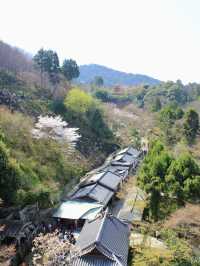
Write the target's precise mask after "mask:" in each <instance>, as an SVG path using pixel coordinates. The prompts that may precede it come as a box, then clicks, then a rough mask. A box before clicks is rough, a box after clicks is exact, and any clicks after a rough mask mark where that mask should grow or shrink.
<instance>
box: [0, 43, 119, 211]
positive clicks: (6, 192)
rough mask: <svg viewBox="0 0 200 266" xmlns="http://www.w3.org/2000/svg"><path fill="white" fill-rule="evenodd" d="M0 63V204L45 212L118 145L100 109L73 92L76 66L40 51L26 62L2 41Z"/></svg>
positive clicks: (88, 97) (25, 57) (77, 91)
mask: <svg viewBox="0 0 200 266" xmlns="http://www.w3.org/2000/svg"><path fill="white" fill-rule="evenodd" d="M0 58H1V60H0V104H1V108H0V130H1V132H0V133H1V138H0V150H1V152H0V153H1V158H2V160H1V166H0V167H1V177H0V198H1V200H2V203H3V204H4V205H25V204H30V203H35V202H39V204H40V205H41V206H43V207H47V206H50V205H52V204H55V203H56V202H57V201H58V200H59V197H60V195H61V193H62V192H63V189H67V187H69V188H68V189H70V188H71V186H72V184H75V183H76V182H77V181H78V180H79V178H80V176H81V175H83V174H84V173H85V171H87V170H89V169H90V168H91V167H93V166H95V165H98V164H99V163H101V162H102V160H104V158H105V156H106V155H107V154H108V153H110V152H112V151H113V150H115V149H116V147H117V146H118V143H117V142H118V141H117V139H116V137H115V136H114V134H113V132H112V131H111V129H110V128H109V125H108V124H107V122H106V120H105V118H104V110H103V107H102V105H101V104H100V103H99V102H97V100H96V99H94V98H93V97H92V96H91V95H89V94H88V93H86V92H84V91H82V90H81V89H80V88H77V87H73V84H72V79H73V78H76V77H77V76H78V75H79V69H78V66H77V64H76V61H74V60H72V59H65V60H64V61H63V64H60V62H59V58H58V55H57V53H56V52H55V51H52V50H44V49H41V50H39V51H38V53H37V54H36V55H35V56H34V57H33V58H31V56H29V55H27V54H26V53H25V52H23V51H22V50H20V49H18V48H15V47H11V46H10V45H8V44H6V43H4V42H0ZM65 186H66V187H65Z"/></svg>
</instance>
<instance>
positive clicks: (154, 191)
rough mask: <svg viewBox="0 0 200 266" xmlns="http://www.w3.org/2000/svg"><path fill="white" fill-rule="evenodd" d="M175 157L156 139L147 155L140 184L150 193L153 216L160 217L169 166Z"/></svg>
mask: <svg viewBox="0 0 200 266" xmlns="http://www.w3.org/2000/svg"><path fill="white" fill-rule="evenodd" d="M172 160H173V158H172V157H171V155H170V154H169V153H168V152H167V151H166V150H165V148H164V145H163V144H162V143H161V142H160V141H154V142H153V143H152V144H151V149H150V152H149V153H148V155H147V156H146V157H145V159H144V162H143V164H142V167H141V169H140V172H139V179H138V182H139V185H140V186H141V187H142V188H143V189H144V190H145V191H146V192H147V193H148V194H149V210H150V215H151V218H153V220H154V221H157V220H158V218H159V211H160V201H161V194H163V193H165V192H166V186H167V183H166V180H165V176H166V174H167V171H168V168H169V166H170V164H171V162H172Z"/></svg>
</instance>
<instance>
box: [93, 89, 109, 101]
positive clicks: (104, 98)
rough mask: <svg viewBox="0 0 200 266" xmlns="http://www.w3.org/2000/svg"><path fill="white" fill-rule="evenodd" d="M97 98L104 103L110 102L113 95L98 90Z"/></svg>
mask: <svg viewBox="0 0 200 266" xmlns="http://www.w3.org/2000/svg"><path fill="white" fill-rule="evenodd" d="M94 95H95V97H96V98H97V99H100V100H101V101H102V102H109V101H110V100H111V98H112V96H111V94H110V93H109V92H108V91H107V90H102V89H101V90H97V91H96V92H95V94H94Z"/></svg>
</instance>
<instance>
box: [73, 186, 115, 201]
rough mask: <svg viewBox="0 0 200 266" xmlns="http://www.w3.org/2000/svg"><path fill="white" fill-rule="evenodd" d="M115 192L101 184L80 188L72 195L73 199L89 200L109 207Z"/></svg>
mask: <svg viewBox="0 0 200 266" xmlns="http://www.w3.org/2000/svg"><path fill="white" fill-rule="evenodd" d="M113 195H114V192H113V191H111V190H110V189H108V188H106V187H103V186H101V185H99V184H91V185H88V186H84V187H80V188H78V189H77V190H76V191H75V193H74V194H73V195H72V197H71V198H72V199H80V198H87V199H91V200H93V201H96V202H99V203H102V204H103V205H107V204H108V202H109V201H110V199H111V198H112V197H113Z"/></svg>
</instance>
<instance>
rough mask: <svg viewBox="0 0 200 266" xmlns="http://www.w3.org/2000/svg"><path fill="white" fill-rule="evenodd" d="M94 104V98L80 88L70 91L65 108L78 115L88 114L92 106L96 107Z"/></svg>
mask: <svg viewBox="0 0 200 266" xmlns="http://www.w3.org/2000/svg"><path fill="white" fill-rule="evenodd" d="M94 104H95V101H94V99H93V98H92V96H91V95H89V94H88V93H86V92H84V91H82V90H80V89H79V88H73V89H72V90H70V91H69V93H68V94H67V97H66V98H65V106H66V107H67V109H69V110H71V111H73V112H74V113H76V114H78V113H82V114H84V113H86V112H87V111H89V109H90V108H91V107H92V106H94Z"/></svg>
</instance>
